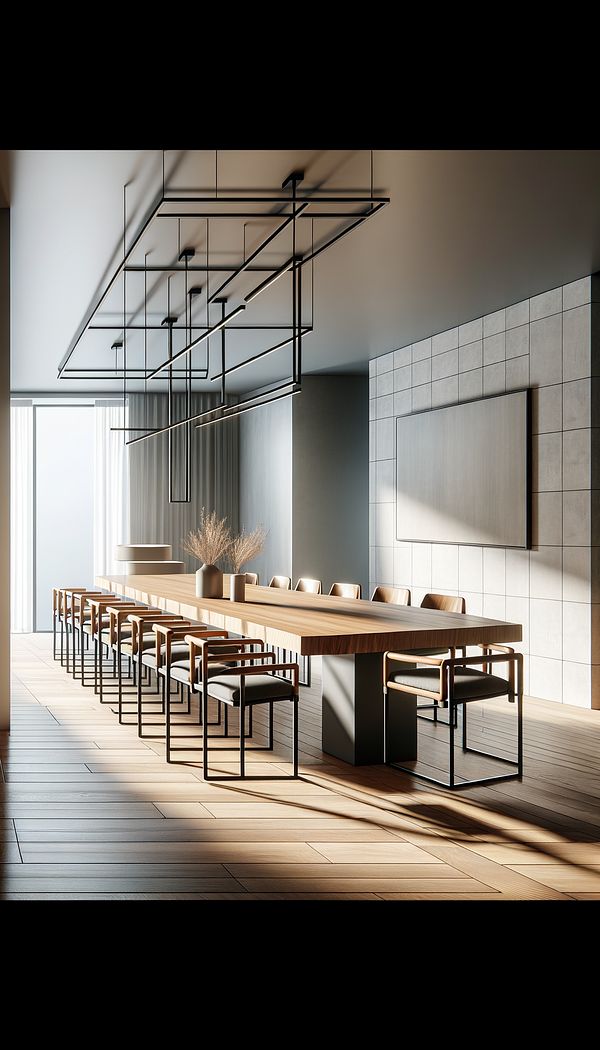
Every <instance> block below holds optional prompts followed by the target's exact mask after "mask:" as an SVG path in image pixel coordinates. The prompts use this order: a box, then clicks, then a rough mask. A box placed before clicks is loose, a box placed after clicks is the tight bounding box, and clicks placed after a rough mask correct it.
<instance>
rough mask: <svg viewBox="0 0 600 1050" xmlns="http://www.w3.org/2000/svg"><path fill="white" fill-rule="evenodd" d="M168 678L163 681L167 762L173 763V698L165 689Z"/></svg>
mask: <svg viewBox="0 0 600 1050" xmlns="http://www.w3.org/2000/svg"><path fill="white" fill-rule="evenodd" d="M165 682H166V677H165V678H164V679H163V698H164V707H165V757H166V760H167V762H170V761H171V697H170V695H169V690H168V689H165Z"/></svg>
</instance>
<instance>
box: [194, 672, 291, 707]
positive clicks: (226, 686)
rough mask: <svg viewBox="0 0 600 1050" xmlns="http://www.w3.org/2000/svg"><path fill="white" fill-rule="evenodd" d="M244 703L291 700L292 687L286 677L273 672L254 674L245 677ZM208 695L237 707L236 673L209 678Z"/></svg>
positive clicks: (238, 696)
mask: <svg viewBox="0 0 600 1050" xmlns="http://www.w3.org/2000/svg"><path fill="white" fill-rule="evenodd" d="M245 685H246V688H245V698H244V703H246V704H263V703H265V702H266V701H269V700H291V699H292V697H293V695H294V687H293V685H292V683H291V682H288V680H287V678H279V677H278V675H274V674H254V675H248V676H247V678H246V683H245ZM208 695H209V696H212V697H213V698H214V699H215V700H220V701H221V702H222V703H224V704H229V705H230V707H239V703H240V679H239V678H238V677H237V676H236V675H231V676H230V675H221V676H217V677H216V678H213V679H211V683H210V686H209V689H208Z"/></svg>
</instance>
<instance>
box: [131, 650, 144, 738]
mask: <svg viewBox="0 0 600 1050" xmlns="http://www.w3.org/2000/svg"><path fill="white" fill-rule="evenodd" d="M133 665H134V667H135V660H134V661H133ZM133 684H134V685H135V682H134V683H133ZM137 708H138V736H141V735H142V669H141V667H140V668H139V670H138V676H137Z"/></svg>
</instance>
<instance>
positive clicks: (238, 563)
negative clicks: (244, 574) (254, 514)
mask: <svg viewBox="0 0 600 1050" xmlns="http://www.w3.org/2000/svg"><path fill="white" fill-rule="evenodd" d="M266 538H267V530H266V529H265V528H264V526H263V525H257V527H256V528H255V529H253V530H252V532H246V530H245V529H242V531H241V532H240V534H239V536H235V537H234V538H233V540H232V541H231V544H230V547H229V550H228V552H227V554H228V557H229V561H230V562H231V571H232V572H234V573H239V572H241V571H242V565H245V564H246V563H247V562H249V561H252V559H253V558H256V557H257V556H258V555H259V554H260V553H261V551H262V549H263V547H264V545H265V540H266Z"/></svg>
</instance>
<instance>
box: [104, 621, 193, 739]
mask: <svg viewBox="0 0 600 1050" xmlns="http://www.w3.org/2000/svg"><path fill="white" fill-rule="evenodd" d="M127 619H128V622H129V623H131V627H132V631H131V637H130V638H128V639H126V640H125V641H124V642H123V643H122V644H121V651H122V652H123V653H124V654H125V655H126V656H128V657H129V659H130V661H131V667H132V675H131V677H132V685H133V686H134V687H135V695H134V697H133V698H132V699H131V700H125V699H124V697H123V688H122V683H120V685H119V690H120V692H119V721H120V722H121V723H122V724H137V728H138V736H140V737H141V736H142V735H143V733H142V721H143V720H142V713H143V704H144V703H148V704H159V705H160V714H164V698H160V699H158V698H157V699H153V698H152V699H151V698H149V697H146V699H144V696H143V684H144V674H145V673H147V674H149V675H150V683H149V684H150V685H151V684H152V681H151V674H152V671H154V672H155V674H156V691H157V693H159V694H160V679H159V675H158V664H159V663H160V653H157V649H156V641H157V639H156V631H155V627H156V626H157V625H159V624H161V625H162V624H164V625H165V626H169V627H182V628H184V629H185V630H190V629H192V628H193V627H196V626H197V627H200V628H206V625H205V624H197V623H196V622H195V621H194V620H190V619H188V618H187V617H185V616H181V615H180V614H177V613H168V612H163V611H159V612H158V613H156V612H151V611H146V610H144V612H143V613H141V614H140V613H131V614H130V615H129V616H128V617H127ZM206 629H207V628H206ZM177 692H178V694H179V692H180V690H179V687H178V689H177ZM177 702H178V703H181V704H183V696H181V699H180V700H178V701H177ZM130 703H131V704H135V705H136V706H135V712H131V713H133V714H134V719H135V721H134V722H132V723H123V714H124V713H129V712H124V711H123V704H130ZM146 724H148V725H162V723H158V722H150V723H146Z"/></svg>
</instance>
